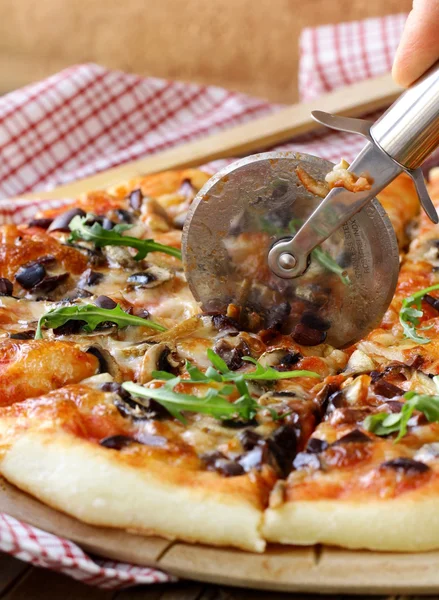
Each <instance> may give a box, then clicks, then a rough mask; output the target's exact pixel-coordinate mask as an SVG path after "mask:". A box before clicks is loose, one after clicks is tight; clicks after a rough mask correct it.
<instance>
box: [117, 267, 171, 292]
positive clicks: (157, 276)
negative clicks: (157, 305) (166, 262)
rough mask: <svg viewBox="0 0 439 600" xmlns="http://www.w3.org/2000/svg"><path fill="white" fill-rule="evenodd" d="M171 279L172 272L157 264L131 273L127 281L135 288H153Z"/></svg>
mask: <svg viewBox="0 0 439 600" xmlns="http://www.w3.org/2000/svg"><path fill="white" fill-rule="evenodd" d="M170 279H172V274H171V273H170V272H169V271H167V270H166V269H162V268H161V267H157V266H156V265H149V267H148V268H147V269H145V270H144V271H141V272H139V273H133V274H132V275H130V276H129V277H128V279H127V281H128V283H130V284H132V286H133V287H134V288H153V287H157V286H158V285H161V284H162V283H164V282H165V281H169V280H170Z"/></svg>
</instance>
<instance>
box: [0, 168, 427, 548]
mask: <svg viewBox="0 0 439 600" xmlns="http://www.w3.org/2000/svg"><path fill="white" fill-rule="evenodd" d="M208 178H209V175H208V174H207V173H204V172H203V171H202V170H198V169H185V170H180V171H171V172H164V173H160V174H156V175H150V176H146V177H138V178H135V179H133V180H130V181H127V182H123V183H121V184H119V185H116V186H113V187H111V188H108V189H107V190H102V191H95V192H91V193H87V194H85V195H83V196H81V197H79V198H77V199H75V200H72V201H69V202H68V203H63V204H62V205H61V206H58V207H56V208H51V209H48V210H40V211H36V213H35V215H34V216H33V217H32V218H31V219H30V220H29V221H28V222H26V223H21V224H19V225H14V224H6V225H3V226H2V227H1V228H0V356H1V360H0V389H1V395H0V440H1V447H0V473H1V475H2V476H3V477H4V478H5V479H6V480H8V481H9V482H11V483H12V484H14V485H15V486H17V487H18V488H19V489H21V490H23V491H25V492H27V493H28V494H30V495H32V496H34V497H35V498H37V499H39V500H40V501H41V502H43V503H45V504H47V505H48V506H51V507H53V508H55V509H57V510H60V511H63V512H64V513H67V514H69V515H71V516H73V517H75V518H77V519H80V520H82V521H84V522H86V523H90V524H93V525H96V526H105V527H114V528H122V529H126V530H129V531H132V532H136V533H140V534H144V535H159V536H163V537H166V538H169V539H180V540H185V541H189V542H201V543H205V544H211V545H222V546H234V547H237V548H241V549H244V550H250V551H255V552H262V551H264V549H265V547H266V544H267V542H275V543H282V544H299V545H307V544H316V543H326V544H334V545H339V546H343V547H347V548H369V549H372V550H374V549H378V550H395V551H416V550H429V549H434V548H439V518H438V517H437V516H436V510H435V507H436V503H437V501H438V498H439V496H438V494H439V389H438V386H439V380H438V379H436V376H437V375H438V374H439V318H438V316H439V312H438V311H439V285H438V282H439V274H438V272H439V251H438V248H439V229H438V228H437V226H433V225H431V224H430V223H428V222H427V220H426V218H425V217H423V216H421V217H418V212H419V207H418V200H417V196H416V193H415V191H414V189H413V186H412V183H411V180H410V179H409V178H408V177H407V176H405V175H402V176H400V177H399V178H398V179H397V180H395V181H394V182H393V183H392V184H391V185H390V186H389V187H388V188H387V189H386V190H384V192H383V193H382V194H381V195H380V196H379V200H380V201H381V203H382V204H383V206H384V208H385V209H386V211H387V213H388V215H389V217H390V219H391V221H392V224H393V226H394V228H395V231H396V235H397V238H398V242H399V246H400V252H401V273H400V277H399V283H398V288H397V291H396V294H395V297H394V299H393V301H392V304H391V306H390V307H389V309H388V311H387V313H386V315H385V316H384V318H383V321H382V323H381V325H380V326H379V327H378V328H376V329H375V330H374V331H372V332H371V333H370V334H369V335H368V336H367V337H365V338H364V339H363V340H361V341H360V342H358V343H357V344H355V345H354V346H353V347H350V348H347V349H344V350H340V349H336V348H333V347H331V346H330V345H329V344H327V343H326V342H325V332H324V327H323V326H322V325H321V324H319V323H318V322H316V320H315V319H314V320H313V319H312V317H311V316H310V315H309V313H308V312H307V311H306V310H305V308H306V307H303V306H302V308H300V307H297V306H296V307H295V310H296V311H297V310H302V311H303V317H302V320H301V328H300V335H287V334H285V333H283V332H282V321H283V319H284V318H285V307H282V306H280V305H279V307H278V306H277V305H275V306H273V310H272V311H271V313H270V314H271V320H270V322H269V323H266V322H264V323H262V322H261V321H258V320H257V319H255V318H253V319H249V317H248V315H246V318H245V319H243V315H242V313H241V311H240V307H239V306H236V305H229V307H228V308H227V311H225V313H224V314H222V313H218V312H212V313H203V312H202V311H201V309H200V307H199V305H198V304H197V302H196V301H195V300H194V298H193V297H192V295H191V293H190V291H189V289H188V286H187V283H186V280H185V276H184V271H183V266H182V262H181V253H180V244H181V232H182V227H183V223H184V220H185V217H186V214H187V211H188V209H189V207H190V205H191V202H192V200H193V198H194V197H195V195H196V193H197V192H198V190H200V189H201V187H202V186H203V185H204V183H205V182H206V181H207V180H208ZM366 183H367V182H366ZM430 191H431V194H432V197H433V200H435V199H436V203H437V204H439V172H438V171H434V172H432V174H431V182H430Z"/></svg>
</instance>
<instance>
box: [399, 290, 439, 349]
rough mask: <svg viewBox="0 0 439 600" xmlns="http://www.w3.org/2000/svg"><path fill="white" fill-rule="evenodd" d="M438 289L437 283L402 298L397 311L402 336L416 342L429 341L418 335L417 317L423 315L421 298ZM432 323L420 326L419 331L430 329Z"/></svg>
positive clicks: (424, 342) (425, 342)
mask: <svg viewBox="0 0 439 600" xmlns="http://www.w3.org/2000/svg"><path fill="white" fill-rule="evenodd" d="M434 290H439V284H436V285H431V286H430V287H427V288H424V289H423V290H419V291H418V292H416V293H414V294H412V295H411V296H408V297H407V298H404V299H403V301H402V305H401V310H400V311H399V322H400V323H401V325H402V328H403V331H404V336H405V337H406V338H410V339H411V340H413V341H414V342H416V343H417V344H428V343H429V342H431V340H430V338H427V337H424V336H421V335H418V332H417V331H416V330H417V328H418V327H419V319H420V318H421V317H422V316H423V314H424V311H423V310H422V299H423V298H424V296H425V295H426V294H429V293H430V292H433V291H434ZM431 327H433V325H430V326H428V327H422V328H421V329H420V330H419V331H427V330H428V329H431Z"/></svg>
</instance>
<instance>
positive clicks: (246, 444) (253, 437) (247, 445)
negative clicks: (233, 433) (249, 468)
mask: <svg viewBox="0 0 439 600" xmlns="http://www.w3.org/2000/svg"><path fill="white" fill-rule="evenodd" d="M238 439H239V441H240V442H241V446H242V447H243V448H244V450H253V448H254V447H255V446H257V445H258V444H259V443H261V442H262V440H263V437H262V436H261V435H259V433H256V431H254V430H253V429H248V428H247V429H244V431H241V432H240V433H239V434H238Z"/></svg>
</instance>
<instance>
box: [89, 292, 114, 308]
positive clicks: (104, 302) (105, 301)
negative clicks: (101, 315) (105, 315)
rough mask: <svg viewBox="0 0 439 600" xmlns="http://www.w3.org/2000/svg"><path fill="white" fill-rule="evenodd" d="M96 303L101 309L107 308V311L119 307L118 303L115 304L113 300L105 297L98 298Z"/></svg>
mask: <svg viewBox="0 0 439 600" xmlns="http://www.w3.org/2000/svg"><path fill="white" fill-rule="evenodd" d="M94 303H95V305H96V306H98V307H99V308H105V309H106V310H112V309H113V308H116V306H117V302H115V301H114V300H113V299H112V298H109V297H108V296H104V295H102V296H98V297H97V298H96V300H95V301H94Z"/></svg>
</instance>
